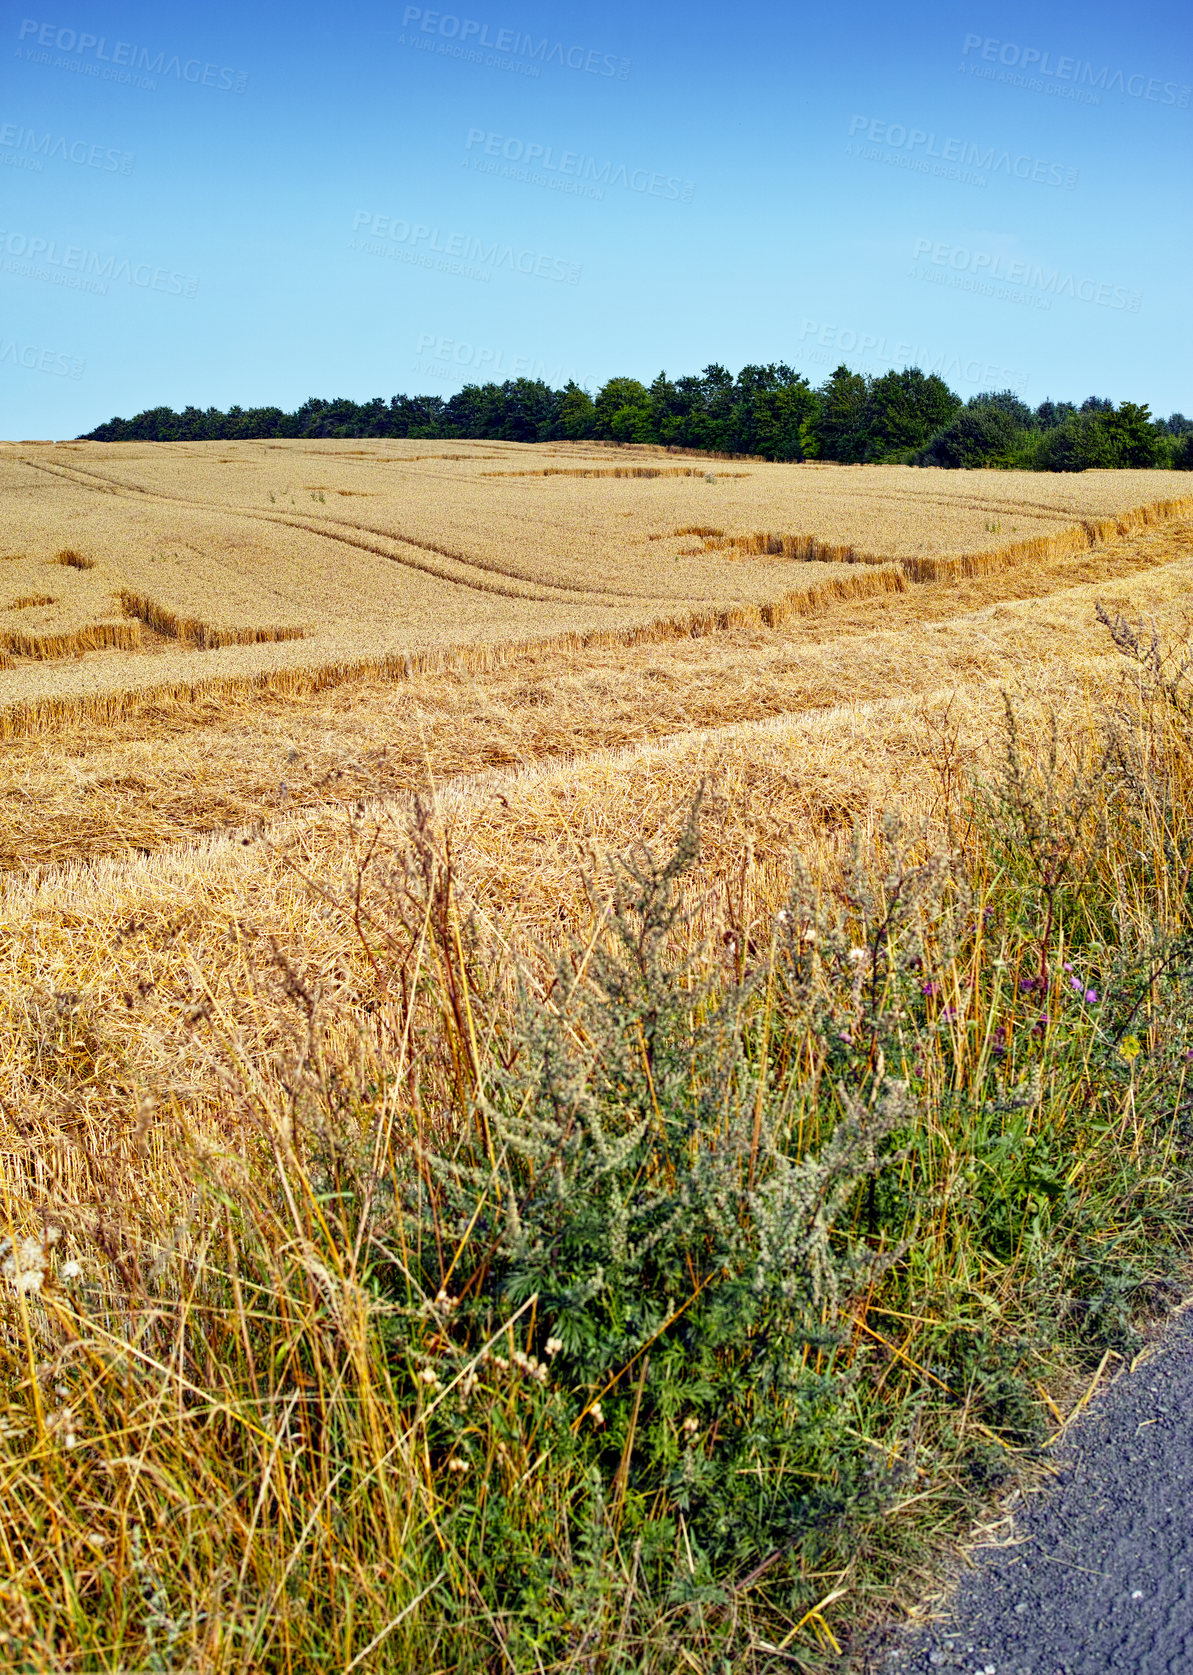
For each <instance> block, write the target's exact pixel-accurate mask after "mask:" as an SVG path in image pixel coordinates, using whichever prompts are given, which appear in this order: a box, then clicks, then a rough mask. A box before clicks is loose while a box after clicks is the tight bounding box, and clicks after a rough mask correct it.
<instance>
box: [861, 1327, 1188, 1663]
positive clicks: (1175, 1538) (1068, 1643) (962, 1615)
mask: <svg viewBox="0 0 1193 1675" xmlns="http://www.w3.org/2000/svg"><path fill="white" fill-rule="evenodd" d="M1055 1463H1056V1464H1057V1465H1058V1466H1059V1467H1060V1468H1061V1472H1060V1476H1059V1477H1058V1478H1057V1479H1056V1480H1055V1481H1054V1482H1053V1483H1052V1484H1051V1485H1050V1486H1049V1487H1048V1488H1047V1489H1046V1490H1044V1491H1043V1492H1042V1493H1040V1494H1037V1495H1031V1496H1028V1497H1027V1498H1026V1499H1025V1500H1024V1501H1023V1502H1022V1503H1021V1506H1020V1510H1019V1512H1018V1514H1017V1516H1016V1519H1015V1532H1014V1538H1013V1540H1014V1545H1008V1546H1005V1547H995V1548H987V1549H985V1550H984V1551H982V1552H981V1553H979V1554H978V1555H976V1569H974V1570H973V1571H968V1572H966V1574H965V1575H964V1577H963V1578H962V1580H961V1582H960V1584H959V1586H958V1588H957V1591H956V1593H955V1595H954V1596H953V1598H952V1601H951V1603H950V1605H949V1607H948V1609H947V1611H946V1612H945V1614H944V1615H943V1616H942V1617H941V1619H940V1620H939V1621H938V1622H935V1623H933V1624H932V1625H930V1626H929V1627H927V1628H925V1629H923V1630H920V1631H919V1632H917V1633H915V1634H914V1635H908V1636H904V1637H903V1638H902V1639H901V1640H899V1641H897V1642H896V1643H895V1644H894V1645H893V1646H892V1645H891V1643H890V1642H888V1643H887V1646H886V1649H885V1650H884V1651H883V1652H881V1653H880V1654H877V1655H876V1656H875V1657H874V1658H873V1659H872V1661H871V1662H870V1663H869V1665H868V1667H869V1668H870V1669H872V1670H875V1671H878V1670H883V1671H889V1672H890V1675H921V1672H923V1675H927V1672H928V1671H930V1670H944V1671H955V1670H964V1671H965V1675H1118V1672H1119V1671H1123V1672H1124V1675H1126V1672H1130V1675H1193V1317H1191V1316H1190V1314H1189V1313H1187V1312H1186V1313H1182V1314H1181V1315H1180V1316H1178V1317H1177V1318H1176V1319H1175V1320H1174V1321H1173V1323H1172V1325H1171V1326H1170V1328H1169V1330H1168V1331H1167V1333H1166V1334H1165V1336H1164V1338H1163V1340H1162V1342H1161V1344H1160V1345H1159V1346H1158V1347H1157V1349H1156V1350H1155V1351H1154V1352H1153V1353H1152V1354H1151V1355H1150V1356H1149V1357H1148V1358H1146V1359H1144V1360H1142V1361H1141V1362H1140V1363H1139V1365H1138V1366H1137V1367H1136V1369H1135V1370H1134V1372H1125V1373H1123V1374H1122V1376H1121V1377H1120V1378H1118V1379H1117V1380H1116V1381H1115V1383H1114V1384H1113V1385H1112V1386H1111V1387H1110V1389H1109V1390H1108V1391H1107V1392H1106V1394H1105V1395H1103V1396H1101V1397H1095V1399H1094V1401H1093V1402H1092V1403H1091V1404H1090V1407H1089V1409H1088V1410H1087V1412H1086V1413H1085V1414H1084V1415H1083V1416H1082V1417H1081V1418H1080V1419H1079V1420H1078V1421H1077V1422H1076V1423H1075V1424H1074V1425H1073V1427H1072V1429H1071V1430H1070V1431H1069V1432H1068V1434H1067V1436H1066V1437H1065V1439H1064V1441H1063V1443H1062V1444H1061V1445H1060V1446H1059V1447H1058V1449H1057V1450H1056V1454H1055Z"/></svg>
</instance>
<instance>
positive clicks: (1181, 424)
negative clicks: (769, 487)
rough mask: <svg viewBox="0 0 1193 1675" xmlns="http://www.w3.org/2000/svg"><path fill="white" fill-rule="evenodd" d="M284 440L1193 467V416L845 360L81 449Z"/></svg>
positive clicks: (302, 410)
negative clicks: (975, 388) (814, 371)
mask: <svg viewBox="0 0 1193 1675" xmlns="http://www.w3.org/2000/svg"><path fill="white" fill-rule="evenodd" d="M274 437H340V438H355V437H414V438H426V439H428V440H450V439H458V440H464V439H470V440H479V441H496V442H557V441H564V440H570V441H585V440H589V439H592V440H597V441H608V442H639V443H653V444H656V445H660V446H664V447H672V448H694V449H701V450H705V451H709V452H715V453H730V454H756V455H759V456H760V457H762V458H764V459H771V460H806V459H824V460H836V461H840V462H841V463H844V464H874V463H894V464H908V465H937V466H946V467H953V468H956V467H970V468H972V467H975V466H995V467H1002V468H1008V469H1020V470H1037V471H1084V470H1086V469H1088V468H1090V467H1107V466H1109V467H1140V466H1145V467H1159V468H1168V467H1176V468H1178V469H1183V470H1189V469H1191V468H1193V420H1189V419H1186V418H1185V417H1184V415H1183V414H1181V413H1174V414H1173V415H1172V416H1171V417H1170V418H1168V419H1159V420H1157V419H1153V418H1152V416H1151V413H1150V412H1149V410H1148V408H1147V406H1146V405H1141V404H1139V403H1137V402H1132V401H1124V402H1122V403H1121V404H1120V405H1119V406H1117V407H1116V406H1115V404H1114V403H1113V402H1112V401H1108V400H1105V399H1103V398H1100V397H1098V396H1091V397H1089V399H1088V400H1086V401H1084V402H1082V403H1081V405H1080V406H1077V405H1075V404H1074V403H1072V402H1066V401H1043V402H1041V403H1040V405H1039V406H1038V407H1035V408H1032V407H1029V406H1028V405H1027V403H1026V402H1024V401H1022V400H1020V398H1019V397H1018V396H1017V395H1016V394H1015V393H1014V392H1013V391H1012V390H997V391H987V392H984V393H983V394H981V395H975V396H973V397H971V399H970V400H969V401H963V400H962V399H961V397H960V396H959V395H957V394H956V392H955V391H953V390H951V389H950V388H949V387H948V385H947V384H946V383H945V381H944V380H943V379H942V378H940V377H938V376H937V375H936V374H935V373H924V372H922V371H921V370H920V369H919V368H918V367H908V368H905V369H904V370H903V371H901V372H886V373H882V374H881V375H879V376H872V375H868V374H865V373H860V372H851V371H850V370H849V368H848V367H845V366H839V367H838V368H837V369H836V371H835V372H834V373H833V374H832V376H831V377H829V378H828V379H826V380H825V382H824V383H823V384H821V385H820V386H819V387H818V388H813V386H812V385H811V384H810V383H809V381H808V380H807V378H805V377H804V376H803V374H802V373H798V372H794V371H793V370H792V369H791V367H789V366H786V365H785V364H783V363H782V362H780V363H777V364H774V363H772V364H770V365H768V366H747V367H743V368H742V370H741V371H740V372H739V373H738V374H737V376H736V378H735V377H734V376H733V374H732V373H731V372H729V371H728V369H727V368H725V367H723V366H718V365H715V364H714V365H712V366H708V367H705V369H704V371H703V372H702V373H700V374H698V375H693V376H689V377H684V378H675V379H671V378H668V377H667V375H666V374H665V373H662V372H660V374H659V375H658V377H657V378H656V379H655V380H654V382H653V383H652V384H650V385H649V386H647V385H645V384H642V383H640V382H639V381H638V380H637V379H636V378H611V379H610V380H609V382H608V383H607V384H606V385H605V386H604V387H603V388H602V389H601V390H600V391H599V392H598V393H597V394H596V395H595V396H592V395H590V394H589V392H588V391H587V390H584V389H582V388H581V387H580V386H579V385H578V384H576V383H573V382H569V383H567V384H566V385H565V386H564V387H563V388H562V389H559V390H556V389H552V388H551V386H550V385H549V384H546V383H544V382H543V381H542V380H541V379H530V378H512V379H507V380H506V381H505V383H502V384H467V385H465V387H464V388H463V389H462V390H460V391H459V393H458V394H456V395H453V396H450V397H446V398H445V397H443V396H433V395H432V396H407V395H395V396H392V397H391V398H390V399H389V401H386V400H385V399H384V397H382V396H375V397H374V398H373V400H372V401H366V402H356V401H350V400H348V399H346V398H343V397H341V398H339V399H338V400H334V401H325V400H322V399H320V398H318V397H312V398H311V399H310V400H309V401H306V402H304V403H303V405H302V406H301V407H299V408H298V409H297V410H296V411H295V412H293V413H285V412H283V411H282V409H281V408H280V407H250V408H241V407H230V408H229V409H228V411H227V412H226V413H225V412H221V411H220V410H219V409H218V408H215V407H209V408H206V409H205V410H204V409H200V408H198V407H187V408H185V409H184V410H183V411H182V412H181V413H176V412H175V411H174V410H173V408H170V407H154V408H150V409H148V410H147V411H145V412H143V413H138V414H137V415H136V417H135V418H132V419H119V418H116V419H111V420H109V422H108V423H107V424H104V425H99V426H98V427H97V428H96V429H95V430H93V431H90V432H88V433H87V435H86V436H85V437H83V438H80V440H83V441H92V442H147V441H152V442H209V441H216V442H233V441H243V440H250V439H258V438H274Z"/></svg>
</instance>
